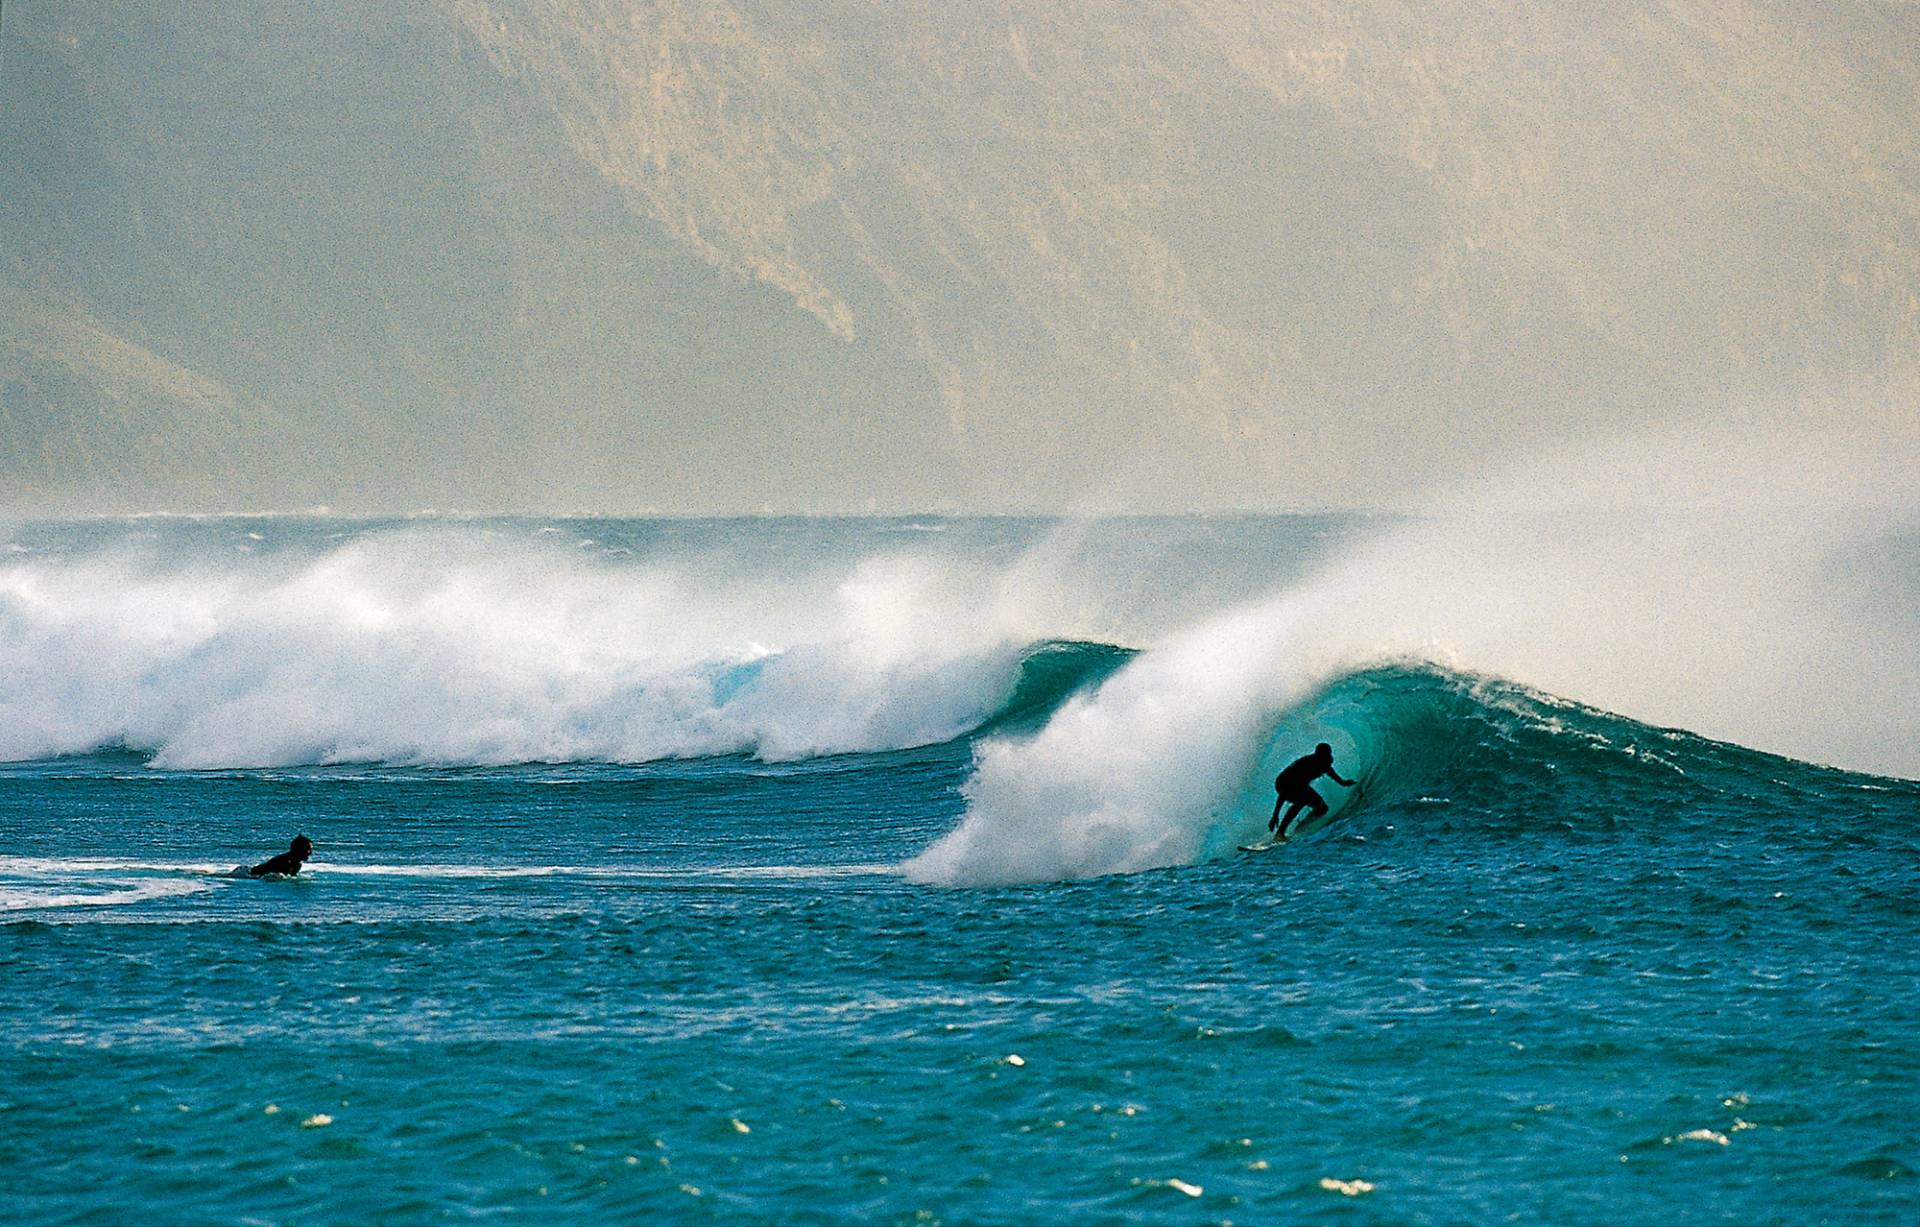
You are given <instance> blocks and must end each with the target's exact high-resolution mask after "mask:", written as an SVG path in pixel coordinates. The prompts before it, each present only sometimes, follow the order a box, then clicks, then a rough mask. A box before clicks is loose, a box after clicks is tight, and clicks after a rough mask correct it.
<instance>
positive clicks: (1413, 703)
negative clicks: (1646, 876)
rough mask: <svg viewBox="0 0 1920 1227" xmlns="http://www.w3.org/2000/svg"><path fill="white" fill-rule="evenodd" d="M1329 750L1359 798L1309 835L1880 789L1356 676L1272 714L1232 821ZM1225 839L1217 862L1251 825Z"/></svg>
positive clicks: (1385, 678)
mask: <svg viewBox="0 0 1920 1227" xmlns="http://www.w3.org/2000/svg"><path fill="white" fill-rule="evenodd" d="M1322 741H1324V742H1326V743H1327V744H1329V745H1331V746H1333V747H1334V751H1335V753H1334V763H1335V766H1336V768H1337V769H1339V770H1341V772H1342V773H1343V774H1345V775H1347V776H1349V777H1350V778H1353V779H1354V780H1355V781H1356V783H1357V787H1356V788H1355V789H1353V790H1352V791H1348V790H1346V789H1343V788H1341V787H1340V786H1338V785H1335V784H1333V783H1332V782H1330V781H1327V780H1322V781H1320V782H1318V783H1317V784H1316V786H1315V787H1316V789H1317V790H1318V791H1319V792H1321V793H1322V794H1323V795H1324V796H1325V798H1326V800H1327V801H1328V804H1329V812H1328V814H1327V815H1326V817H1324V818H1320V819H1311V818H1308V819H1305V820H1303V821H1302V823H1301V824H1300V826H1299V827H1298V830H1299V832H1300V833H1301V834H1302V835H1305V834H1311V833H1312V832H1314V831H1318V830H1324V829H1326V828H1328V827H1331V826H1333V825H1334V824H1336V823H1340V822H1342V821H1346V820H1350V819H1360V820H1365V819H1366V818H1367V817H1368V815H1369V814H1370V813H1378V812H1380V811H1382V810H1386V809H1392V810H1395V811H1398V812H1420V811H1422V810H1425V809H1432V808H1449V809H1464V810H1465V811H1467V812H1469V813H1473V814H1478V815H1482V816H1483V823H1482V826H1481V831H1482V832H1483V833H1484V834H1486V835H1497V834H1499V833H1500V832H1502V831H1504V830H1507V829H1509V828H1510V827H1512V826H1514V825H1520V826H1526V825H1530V824H1532V823H1534V822H1540V821H1544V822H1552V823H1559V824H1563V825H1567V826H1570V827H1579V828H1581V829H1592V830H1601V831H1614V830H1619V829H1622V828H1623V827H1635V826H1639V825H1642V824H1647V823H1655V822H1670V823H1684V822H1687V821H1690V818H1689V816H1690V815H1697V814H1699V813H1702V812H1703V811H1711V810H1713V809H1714V808H1715V807H1716V806H1717V805H1719V804H1721V803H1728V804H1730V805H1731V807H1732V809H1731V812H1732V813H1733V814H1734V815H1735V816H1738V815H1741V814H1750V815H1766V816H1769V817H1771V815H1772V814H1774V813H1775V812H1777V810H1778V809H1780V808H1790V806H1791V804H1792V799H1793V798H1795V797H1798V796H1800V795H1802V794H1803V793H1806V792H1812V793H1814V794H1816V795H1817V794H1820V793H1822V792H1823V791H1825V790H1829V789H1834V788H1838V789H1840V790H1841V791H1842V792H1843V793H1844V792H1846V791H1850V790H1852V789H1855V788H1858V787H1861V786H1863V784H1862V781H1863V780H1864V781H1867V782H1866V783H1865V784H1864V786H1865V787H1869V788H1871V787H1877V785H1874V784H1872V783H1871V781H1870V778H1869V777H1860V776H1850V775H1848V774H1846V773H1842V772H1837V771H1833V770H1830V769H1827V768H1822V767H1818V766H1815V765H1813V764H1809V763H1802V762H1797V761H1795V760H1793V759H1788V758H1782V757H1779V756H1777V755H1772V754H1763V753H1760V752H1758V751H1754V750H1749V749H1747V748H1745V747H1742V746H1737V745H1732V744H1729V743H1725V742H1716V741H1712V740H1709V739H1707V738H1703V737H1699V736H1696V735H1694V734H1692V733H1688V732H1686V731H1684V730H1681V729H1664V728H1656V727H1653V726H1650V725H1647V724H1642V723H1640V722H1638V721H1635V720H1629V719H1627V718H1625V717H1622V716H1618V715H1614V714H1612V713H1609V712H1604V711H1601V710H1599V709H1597V708H1592V707H1588V706H1585V705H1583V704H1580V703H1575V702H1572V701H1570V700H1567V699H1562V698H1558V697H1556V696H1553V695H1548V694H1543V693H1541V692H1540V691H1537V690H1534V689H1532V688H1530V687H1527V686H1522V685H1519V684H1517V683H1514V682H1509V681H1505V680H1503V679H1500V678H1493V677H1485V676H1478V675H1472V674H1463V673H1456V672H1451V671H1448V670H1445V669H1441V668H1439V667H1436V666H1433V665H1426V664H1411V665H1402V666H1386V667H1380V668H1374V669H1366V670H1361V671H1358V672H1355V673H1351V674H1348V675H1346V676H1343V677H1341V678H1339V679H1338V680H1336V681H1334V682H1332V683H1330V684H1328V685H1326V686H1325V687H1323V688H1321V689H1320V690H1319V691H1318V692H1316V693H1315V694H1314V695H1312V696H1311V697H1310V698H1309V699H1307V700H1306V701H1305V702H1303V703H1301V704H1299V705H1297V706H1295V707H1293V708H1290V709H1289V710H1287V711H1285V712H1282V713H1279V714H1277V715H1276V716H1275V717H1274V718H1273V723H1272V727H1271V731H1270V732H1269V733H1268V734H1267V738H1266V747H1265V750H1264V752H1263V753H1262V754H1261V756H1260V759H1259V766H1258V767H1257V769H1256V770H1255V772H1254V777H1253V778H1252V779H1251V780H1250V781H1249V782H1248V783H1247V785H1246V786H1245V788H1244V789H1243V790H1242V792H1241V795H1240V799H1239V804H1238V805H1237V806H1236V807H1235V812H1251V811H1253V810H1257V809H1260V808H1261V807H1262V805H1266V806H1271V804H1272V795H1273V794H1272V790H1271V788H1270V787H1269V786H1268V785H1269V782H1270V781H1271V779H1272V777H1273V776H1274V775H1275V774H1277V773H1278V771H1279V769H1280V768H1281V767H1284V766H1285V765H1286V764H1287V763H1288V762H1290V761H1292V759H1293V758H1294V757H1296V756H1298V755H1300V754H1302V753H1305V752H1306V751H1307V750H1308V749H1310V748H1311V747H1312V746H1313V745H1314V744H1315V743H1318V742H1322ZM1776 801H1777V802H1780V803H1782V804H1780V805H1776V804H1775V802H1776ZM1221 825H1222V829H1221V830H1220V831H1219V832H1216V834H1215V836H1214V840H1215V842H1214V845H1213V850H1215V851H1220V850H1223V845H1224V844H1225V842H1226V840H1227V838H1228V837H1230V836H1232V835H1234V834H1235V833H1236V832H1237V831H1239V830H1240V829H1241V827H1242V826H1243V825H1244V824H1243V823H1239V822H1235V821H1226V822H1223V823H1222V824H1221Z"/></svg>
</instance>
